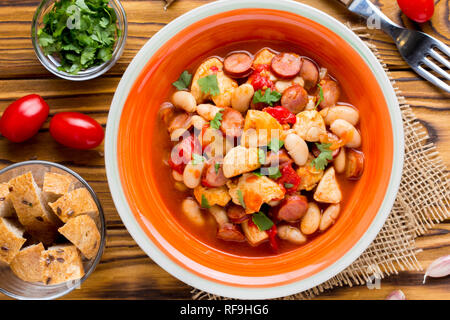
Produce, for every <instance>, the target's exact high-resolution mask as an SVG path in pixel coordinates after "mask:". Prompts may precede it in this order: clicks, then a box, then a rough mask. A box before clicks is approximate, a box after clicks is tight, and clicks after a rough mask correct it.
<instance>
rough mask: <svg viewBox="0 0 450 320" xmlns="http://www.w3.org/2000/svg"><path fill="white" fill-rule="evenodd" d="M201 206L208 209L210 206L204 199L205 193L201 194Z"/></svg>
mask: <svg viewBox="0 0 450 320" xmlns="http://www.w3.org/2000/svg"><path fill="white" fill-rule="evenodd" d="M201 206H202V208H204V209H209V208H210V207H211V206H210V205H209V203H208V200H207V199H206V197H205V195H204V194H202V203H201Z"/></svg>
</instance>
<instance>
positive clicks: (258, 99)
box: [253, 88, 281, 106]
mask: <svg viewBox="0 0 450 320" xmlns="http://www.w3.org/2000/svg"><path fill="white" fill-rule="evenodd" d="M280 99H281V93H279V92H277V91H272V90H271V89H270V88H267V89H266V90H265V92H264V94H262V92H261V90H258V91H256V92H255V95H254V96H253V103H254V104H257V103H265V104H268V105H269V106H272V105H273V103H274V102H277V101H279V100H280Z"/></svg>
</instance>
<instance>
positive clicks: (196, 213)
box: [181, 198, 206, 226]
mask: <svg viewBox="0 0 450 320" xmlns="http://www.w3.org/2000/svg"><path fill="white" fill-rule="evenodd" d="M181 210H182V211H183V213H184V214H185V215H186V217H188V218H189V220H190V221H191V222H192V223H194V224H195V225H197V226H203V225H204V224H205V222H206V220H205V218H204V217H203V214H202V212H201V210H200V206H199V205H198V203H197V201H195V200H193V199H191V198H187V199H184V200H183V202H182V203H181Z"/></svg>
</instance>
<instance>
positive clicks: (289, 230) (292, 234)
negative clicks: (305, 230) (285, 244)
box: [277, 225, 307, 244]
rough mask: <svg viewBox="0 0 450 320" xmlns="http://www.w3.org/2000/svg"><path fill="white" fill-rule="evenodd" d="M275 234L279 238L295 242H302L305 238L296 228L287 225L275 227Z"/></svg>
mask: <svg viewBox="0 0 450 320" xmlns="http://www.w3.org/2000/svg"><path fill="white" fill-rule="evenodd" d="M277 234H278V236H279V237H280V239H283V240H287V241H289V242H292V243H295V244H303V243H305V242H306V240H307V239H306V237H305V236H304V235H303V234H302V233H301V231H300V230H299V229H298V228H296V227H293V226H289V225H282V226H279V227H278V228H277Z"/></svg>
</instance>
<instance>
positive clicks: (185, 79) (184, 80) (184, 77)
mask: <svg viewBox="0 0 450 320" xmlns="http://www.w3.org/2000/svg"><path fill="white" fill-rule="evenodd" d="M191 80H192V74H190V73H189V72H188V71H187V70H184V71H183V72H182V73H181V74H180V77H179V78H178V80H177V81H175V82H174V83H172V85H173V86H174V87H175V88H177V89H178V90H186V89H187V88H188V87H189V85H190V84H191Z"/></svg>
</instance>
